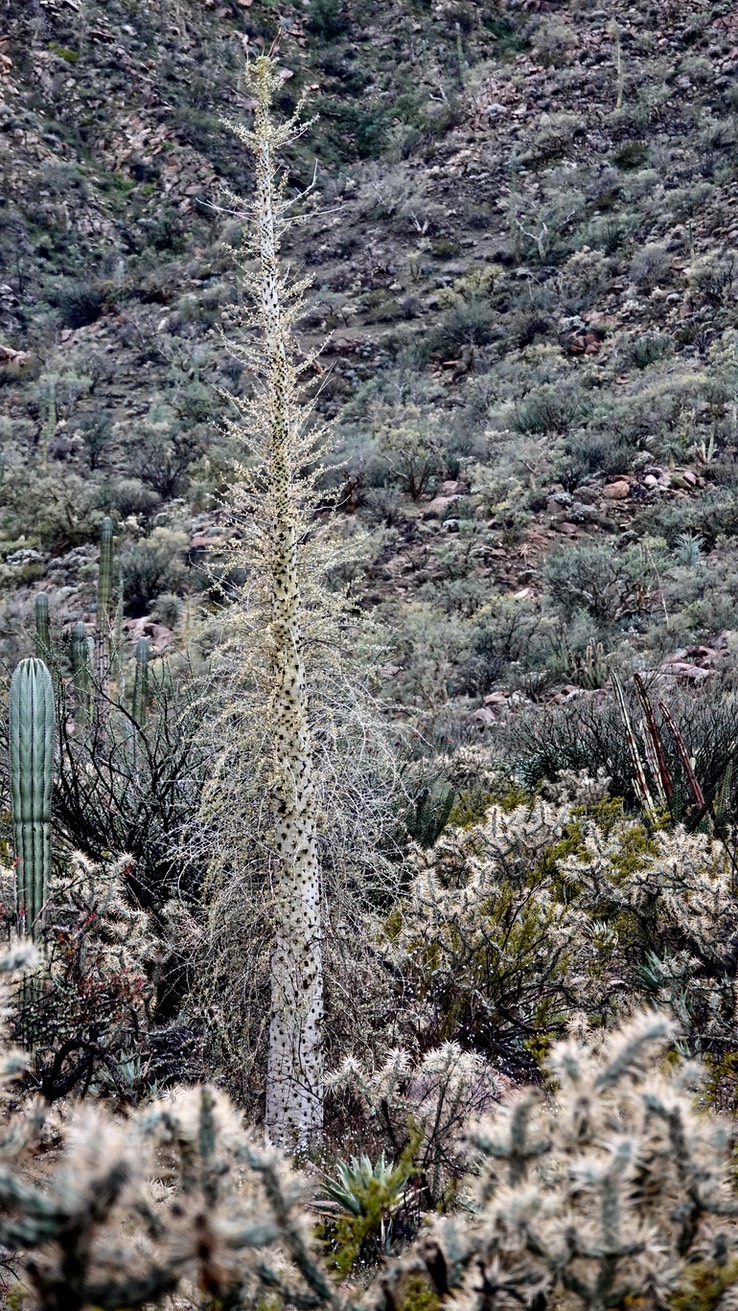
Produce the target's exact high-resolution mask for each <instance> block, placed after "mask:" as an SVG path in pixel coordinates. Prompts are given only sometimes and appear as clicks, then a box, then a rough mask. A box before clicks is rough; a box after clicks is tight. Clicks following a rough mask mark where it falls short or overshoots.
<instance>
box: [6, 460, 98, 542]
mask: <svg viewBox="0 0 738 1311" xmlns="http://www.w3.org/2000/svg"><path fill="white" fill-rule="evenodd" d="M99 499H100V498H99V491H98V488H97V487H96V486H95V484H94V483H93V482H91V481H90V479H89V478H82V477H80V475H79V474H77V473H74V472H73V470H71V469H66V468H58V469H55V470H54V472H53V473H52V472H51V471H49V472H46V473H45V472H43V470H40V469H34V468H28V467H27V466H20V465H14V466H13V467H11V468H10V469H9V470H8V471H7V473H6V475H5V478H4V481H3V484H2V489H1V490H0V504H2V507H3V508H2V518H3V530H4V532H5V534H6V535H7V536H10V537H15V538H18V537H26V538H27V539H28V540H29V542H33V543H34V544H36V543H37V544H40V545H41V546H44V547H47V548H48V549H50V550H54V551H58V552H62V551H64V550H69V548H70V547H74V546H79V545H80V544H81V543H83V542H88V541H91V540H92V539H93V538H95V537H96V536H97V534H98V532H99V528H100V523H101V521H102V518H103V514H104V511H103V510H102V509H101V508H100V505H99Z"/></svg>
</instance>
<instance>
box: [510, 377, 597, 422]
mask: <svg viewBox="0 0 738 1311" xmlns="http://www.w3.org/2000/svg"><path fill="white" fill-rule="evenodd" d="M590 404H591V403H590V401H589V398H588V397H587V396H586V395H585V394H584V393H583V392H582V391H581V390H580V388H579V387H578V386H577V385H576V384H571V383H569V384H567V383H559V384H558V385H555V384H553V383H544V385H543V386H542V387H538V388H536V389H535V390H533V391H529V392H528V394H527V395H526V396H525V397H524V398H523V400H522V401H519V402H518V404H517V405H516V406H515V408H514V411H513V415H512V426H513V427H514V428H515V430H516V431H517V432H523V433H529V432H530V433H548V432H566V430H567V429H568V428H571V427H573V426H574V425H575V424H577V423H581V422H582V420H583V419H584V418H586V415H587V412H588V410H589V408H590Z"/></svg>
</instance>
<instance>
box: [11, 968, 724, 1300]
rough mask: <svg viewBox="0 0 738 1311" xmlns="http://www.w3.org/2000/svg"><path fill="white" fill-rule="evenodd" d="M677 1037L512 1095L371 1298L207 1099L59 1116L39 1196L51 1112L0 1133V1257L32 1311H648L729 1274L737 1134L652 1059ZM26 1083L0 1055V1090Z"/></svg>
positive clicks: (662, 1034) (655, 1019)
mask: <svg viewBox="0 0 738 1311" xmlns="http://www.w3.org/2000/svg"><path fill="white" fill-rule="evenodd" d="M9 965H14V966H15V967H20V968H27V966H28V962H27V960H25V959H23V954H22V953H21V954H16V959H15V960H14V961H10V962H8V961H5V962H3V961H0V974H2V973H5V972H7V969H8V967H9ZM0 1000H1V999H0ZM672 1036H673V1030H672V1026H671V1024H670V1022H669V1021H668V1020H667V1019H666V1018H665V1017H663V1016H661V1015H659V1014H657V1013H654V1012H650V1013H646V1014H643V1015H641V1016H639V1017H637V1018H636V1019H635V1020H634V1021H632V1022H631V1024H630V1025H629V1026H628V1027H627V1028H625V1029H623V1030H622V1031H620V1032H618V1033H615V1034H613V1035H610V1037H609V1038H608V1039H607V1040H606V1041H604V1042H602V1043H601V1044H600V1045H599V1046H598V1044H597V1043H596V1042H589V1043H588V1044H582V1043H577V1042H571V1041H570V1042H565V1043H561V1044H559V1045H558V1046H557V1047H556V1048H555V1049H554V1052H553V1054H552V1057H551V1059H550V1062H549V1073H550V1075H551V1078H552V1080H553V1081H555V1084H556V1087H557V1092H556V1095H555V1097H552V1096H549V1097H548V1098H546V1097H544V1095H543V1094H542V1093H541V1092H540V1090H537V1089H529V1090H527V1091H526V1090H523V1091H522V1092H521V1091H520V1090H516V1091H515V1092H514V1093H513V1094H512V1095H508V1096H506V1097H505V1099H504V1104H503V1106H502V1108H501V1109H500V1110H498V1111H496V1112H495V1113H494V1114H493V1115H492V1116H490V1117H489V1118H487V1119H485V1120H483V1121H482V1122H480V1123H479V1124H477V1125H476V1126H473V1127H472V1128H471V1129H470V1130H469V1133H468V1142H469V1147H470V1151H471V1152H472V1154H473V1156H474V1158H475V1168H474V1172H473V1174H472V1175H471V1176H470V1177H468V1178H467V1179H466V1180H465V1181H462V1184H461V1187H462V1190H463V1194H465V1195H466V1200H467V1206H466V1207H465V1208H464V1209H463V1211H460V1212H458V1213H457V1214H456V1215H455V1216H451V1217H442V1218H438V1219H436V1220H435V1222H434V1224H433V1226H432V1227H431V1228H429V1229H426V1230H425V1231H424V1232H423V1233H422V1235H421V1237H420V1238H419V1239H418V1240H417V1241H416V1242H415V1243H414V1244H411V1245H410V1246H409V1247H408V1248H407V1249H406V1250H405V1252H404V1253H402V1254H401V1255H400V1256H398V1257H394V1256H389V1257H388V1258H387V1259H386V1261H385V1262H384V1264H383V1266H382V1268H381V1270H380V1271H379V1272H378V1275H377V1278H376V1280H375V1282H374V1283H372V1284H370V1285H369V1286H368V1287H364V1288H362V1287H361V1285H359V1286H358V1288H357V1281H356V1280H355V1279H353V1278H350V1279H348V1280H347V1281H346V1282H345V1283H344V1284H342V1285H336V1283H335V1281H334V1280H332V1279H331V1277H330V1276H329V1274H328V1271H327V1269H326V1265H325V1263H324V1260H323V1256H322V1254H321V1251H320V1249H319V1246H318V1243H317V1240H316V1238H315V1236H314V1232H313V1224H312V1222H311V1220H310V1218H309V1215H308V1212H307V1210H306V1208H305V1205H304V1203H305V1201H306V1199H307V1197H308V1195H309V1194H308V1181H307V1180H302V1179H300V1177H299V1176H298V1175H296V1174H294V1173H293V1172H292V1171H290V1169H289V1168H288V1167H287V1166H286V1164H285V1163H284V1161H283V1160H281V1158H280V1156H279V1154H278V1153H276V1152H275V1151H273V1150H266V1151H265V1150H264V1149H263V1148H261V1147H259V1146H258V1145H257V1144H256V1143H255V1141H254V1139H253V1138H252V1137H251V1136H250V1135H249V1134H248V1133H246V1132H245V1131H244V1130H243V1128H242V1127H241V1125H240V1123H239V1119H238V1117H237V1116H236V1115H235V1114H234V1112H233V1110H232V1109H231V1108H230V1107H229V1105H228V1103H227V1101H226V1100H225V1099H224V1098H222V1097H221V1096H220V1095H219V1094H217V1093H215V1092H213V1091H212V1090H211V1089H208V1088H199V1089H198V1088H194V1089H189V1090H186V1091H183V1092H179V1093H175V1094H173V1095H172V1096H171V1097H169V1098H167V1099H166V1100H164V1101H161V1102H159V1103H157V1104H155V1105H153V1106H150V1107H147V1108H145V1109H144V1110H143V1111H141V1112H139V1113H138V1114H137V1115H135V1116H134V1117H133V1118H131V1119H128V1120H115V1119H114V1118H113V1117H111V1116H109V1115H107V1114H106V1113H105V1112H104V1111H101V1110H91V1109H87V1110H85V1111H82V1112H81V1113H78V1114H77V1115H75V1116H72V1117H71V1120H70V1121H68V1123H67V1125H66V1127H65V1130H64V1138H65V1142H64V1144H63V1148H62V1151H61V1159H60V1161H58V1162H57V1163H56V1164H55V1165H53V1166H52V1167H51V1168H50V1167H49V1163H48V1160H46V1161H45V1163H44V1171H43V1183H42V1184H37V1183H36V1182H34V1171H33V1169H32V1168H31V1169H30V1170H29V1169H27V1168H26V1169H23V1170H22V1169H20V1168H19V1164H20V1155H21V1153H22V1152H25V1153H26V1156H27V1155H28V1152H29V1149H30V1148H32V1144H33V1141H34V1136H37V1135H38V1132H39V1130H40V1128H41V1126H42V1123H43V1116H42V1114H41V1113H40V1112H39V1111H38V1110H37V1109H34V1110H33V1111H32V1112H31V1113H30V1114H26V1115H25V1116H22V1115H19V1114H18V1113H16V1114H15V1115H13V1116H11V1117H10V1123H9V1124H6V1125H5V1126H3V1128H4V1132H3V1133H2V1135H0V1244H1V1245H2V1246H3V1247H5V1248H6V1249H8V1250H10V1251H11V1252H13V1253H15V1254H16V1261H17V1263H18V1268H19V1271H20V1274H21V1278H22V1279H23V1282H24V1283H25V1284H27V1285H31V1286H32V1287H33V1288H34V1289H35V1291H36V1292H37V1294H38V1298H39V1302H40V1304H41V1305H42V1306H43V1307H44V1311H85V1308H88V1307H100V1308H106V1311H122V1308H133V1307H137V1306H143V1305H146V1304H148V1305H152V1304H156V1303H164V1302H165V1301H166V1299H167V1298H168V1296H169V1295H170V1294H171V1293H173V1292H175V1291H179V1292H180V1293H182V1294H185V1295H186V1296H187V1298H188V1300H189V1301H191V1302H192V1304H197V1305H207V1306H210V1307H212V1306H228V1307H232V1308H234V1309H235V1308H243V1309H244V1311H247V1309H248V1311H256V1309H257V1308H259V1307H262V1308H263V1306H264V1305H265V1304H266V1303H267V1302H268V1303H269V1305H270V1306H274V1307H277V1308H278V1307H280V1306H292V1307H295V1308H297V1309H298V1311H322V1309H323V1308H324V1309H325V1311H358V1309H359V1307H361V1308H362V1311H411V1308H412V1307H413V1306H417V1304H418V1303H417V1300H413V1293H414V1294H415V1298H416V1299H417V1296H418V1294H419V1293H420V1295H421V1296H422V1299H423V1301H422V1305H423V1306H425V1307H427V1308H429V1309H432V1311H440V1308H441V1307H446V1308H448V1309H449V1311H490V1309H491V1308H494V1311H513V1308H520V1307H521V1306H526V1305H530V1304H531V1303H533V1302H535V1305H536V1306H540V1307H541V1308H546V1307H548V1308H552V1307H554V1306H556V1307H566V1308H567V1309H568V1308H571V1309H572V1311H574V1309H575V1308H582V1311H610V1309H614V1308H617V1307H623V1306H631V1305H635V1304H636V1303H637V1304H638V1305H639V1306H640V1307H641V1308H642V1309H643V1311H658V1308H662V1307H663V1306H664V1305H667V1304H668V1303H667V1299H668V1298H669V1295H670V1294H671V1293H672V1292H673V1291H675V1290H679V1289H680V1288H681V1289H683V1288H684V1287H685V1281H688V1280H689V1279H690V1277H691V1272H694V1270H695V1269H700V1268H702V1269H705V1270H709V1269H713V1270H716V1271H718V1273H719V1272H720V1271H723V1272H726V1271H729V1270H733V1271H735V1270H736V1269H738V1224H737V1221H738V1199H737V1198H736V1195H735V1187H734V1183H733V1166H732V1155H731V1138H730V1134H729V1131H728V1128H727V1126H726V1125H725V1124H723V1122H722V1121H721V1120H720V1119H719V1118H718V1117H717V1116H715V1115H712V1114H709V1113H708V1114H705V1113H702V1114H697V1113H695V1112H694V1110H693V1109H692V1104H693V1102H694V1098H695V1092H696V1090H697V1087H698V1084H699V1070H698V1069H697V1068H696V1067H694V1066H690V1065H688V1064H679V1065H674V1064H671V1065H666V1064H664V1063H663V1062H662V1061H661V1059H660V1058H661V1057H662V1056H663V1054H664V1051H665V1049H666V1047H667V1046H668V1045H669V1043H670V1041H671V1039H672ZM18 1065H19V1063H18V1059H17V1057H16V1055H15V1054H14V1053H12V1052H10V1053H7V1052H3V1053H2V1054H0V1084H2V1083H3V1082H4V1081H6V1080H7V1079H8V1078H9V1077H10V1076H11V1075H12V1074H13V1072H14V1069H17V1068H18ZM152 1178H155V1179H156V1180H157V1181H158V1182H157V1183H156V1184H153V1183H150V1182H148V1180H150V1179H152ZM164 1179H166V1180H167V1184H166V1185H164V1184H163V1183H162V1182H161V1181H162V1180H164ZM463 1194H462V1195H463ZM735 1282H736V1281H735V1275H733V1276H732V1285H733V1288H735ZM729 1283H730V1280H728V1281H727V1282H726V1281H724V1282H723V1284H722V1285H721V1287H724V1288H725V1287H727V1286H728V1284H729ZM195 1288H197V1289H198V1290H199V1296H198V1294H197V1293H196V1292H195ZM359 1292H360V1297H359ZM711 1305H716V1303H711ZM721 1305H723V1304H722V1303H721ZM727 1305H728V1303H725V1306H726V1308H727Z"/></svg>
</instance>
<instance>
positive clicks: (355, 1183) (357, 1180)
mask: <svg viewBox="0 0 738 1311" xmlns="http://www.w3.org/2000/svg"><path fill="white" fill-rule="evenodd" d="M395 1176H397V1177H395ZM406 1178H407V1175H406V1174H405V1171H404V1170H402V1171H398V1170H397V1169H396V1167H395V1164H394V1162H393V1161H390V1162H389V1163H388V1162H387V1160H386V1157H385V1154H384V1152H382V1155H381V1156H380V1157H379V1158H378V1159H377V1160H376V1161H375V1162H374V1164H373V1165H372V1162H371V1161H370V1159H369V1157H368V1156H367V1155H366V1153H364V1152H362V1153H361V1156H352V1157H351V1160H350V1161H348V1162H346V1161H338V1162H337V1163H336V1178H335V1179H329V1178H328V1176H327V1175H326V1176H325V1177H324V1178H323V1192H324V1193H325V1198H326V1199H327V1200H324V1199H321V1200H320V1201H318V1202H316V1204H315V1205H316V1209H317V1210H319V1211H320V1210H325V1211H329V1212H333V1209H334V1208H333V1207H332V1206H331V1205H330V1202H334V1203H336V1204H337V1205H338V1206H339V1207H340V1208H341V1210H343V1211H348V1212H349V1213H350V1214H351V1215H362V1214H363V1212H364V1210H365V1205H366V1199H367V1194H368V1193H370V1192H374V1191H377V1190H379V1189H381V1190H382V1191H385V1190H390V1191H395V1192H396V1193H397V1196H398V1197H399V1196H400V1194H401V1191H402V1186H403V1184H404V1182H405V1179H406Z"/></svg>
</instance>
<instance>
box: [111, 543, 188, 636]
mask: <svg viewBox="0 0 738 1311" xmlns="http://www.w3.org/2000/svg"><path fill="white" fill-rule="evenodd" d="M187 542H188V539H187V537H186V536H185V534H184V533H178V532H174V531H173V530H172V529H170V528H155V529H154V531H153V533H152V534H151V536H150V537H145V538H143V539H142V540H141V541H140V542H132V543H130V544H129V545H128V546H124V547H123V549H122V551H121V552H120V555H119V556H118V565H119V568H120V574H121V579H122V584H123V598H124V604H125V610H126V614H129V615H132V616H134V617H136V616H139V615H145V614H147V613H148V611H149V609H150V608H151V604H152V602H153V601H154V600H155V599H156V597H158V596H159V595H160V594H161V593H162V592H173V591H176V590H177V587H178V586H179V585H180V584H181V583H182V582H183V580H184V576H185V562H184V552H185V550H186V547H187Z"/></svg>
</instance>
